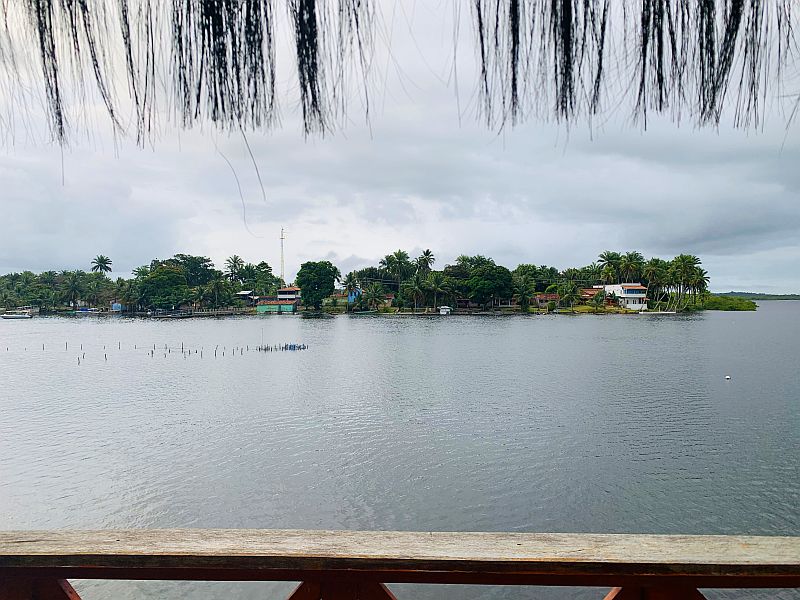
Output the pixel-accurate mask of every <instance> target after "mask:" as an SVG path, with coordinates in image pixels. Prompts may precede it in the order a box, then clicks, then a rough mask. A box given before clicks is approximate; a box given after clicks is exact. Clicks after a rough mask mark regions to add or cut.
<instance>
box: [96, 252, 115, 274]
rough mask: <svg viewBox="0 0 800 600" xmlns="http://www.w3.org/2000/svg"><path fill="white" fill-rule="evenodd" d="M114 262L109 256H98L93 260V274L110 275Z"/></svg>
mask: <svg viewBox="0 0 800 600" xmlns="http://www.w3.org/2000/svg"><path fill="white" fill-rule="evenodd" d="M111 264H112V260H111V259H110V258H108V257H107V256H104V255H102V254H98V255H97V256H95V257H94V258H93V259H92V272H94V273H110V272H111Z"/></svg>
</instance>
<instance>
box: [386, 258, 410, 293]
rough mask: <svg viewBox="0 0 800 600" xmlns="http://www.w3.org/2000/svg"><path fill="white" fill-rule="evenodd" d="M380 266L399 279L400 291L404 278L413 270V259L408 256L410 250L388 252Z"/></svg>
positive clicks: (398, 287)
mask: <svg viewBox="0 0 800 600" xmlns="http://www.w3.org/2000/svg"><path fill="white" fill-rule="evenodd" d="M380 266H381V267H383V268H384V269H386V271H387V272H388V273H389V275H391V276H392V277H394V279H396V280H397V291H398V292H399V291H400V286H402V285H403V280H404V279H405V278H406V277H408V274H409V272H410V271H411V267H412V265H411V261H410V260H409V258H408V252H406V251H405V250H396V251H395V252H392V253H391V254H387V255H386V256H385V257H384V258H382V259H381V262H380Z"/></svg>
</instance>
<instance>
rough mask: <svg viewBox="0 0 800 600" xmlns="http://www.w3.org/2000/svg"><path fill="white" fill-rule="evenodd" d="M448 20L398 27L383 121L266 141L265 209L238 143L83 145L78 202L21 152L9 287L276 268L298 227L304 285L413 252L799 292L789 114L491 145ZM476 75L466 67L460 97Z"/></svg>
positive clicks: (16, 162) (492, 137)
mask: <svg viewBox="0 0 800 600" xmlns="http://www.w3.org/2000/svg"><path fill="white" fill-rule="evenodd" d="M420 10H421V11H422V10H423V9H422V8H421V9H420ZM435 10H443V9H431V8H428V7H427V5H426V8H425V9H424V11H432V15H433V16H436V15H439V16H441V15H440V14H439V13H436V12H435ZM445 12H446V10H445ZM433 16H431V15H427V14H423V15H418V16H416V17H415V18H416V19H417V21H416V22H415V26H416V25H417V24H418V23H419V22H421V21H422V20H423V17H426V18H427V17H430V19H429V20H430V23H431V24H430V25H428V26H426V27H427V29H426V28H425V27H423V29H422V30H419V29H415V31H417V37H416V39H415V40H412V39H410V38H409V36H408V32H407V31H406V29H407V27H406V25H405V23H403V22H401V23H400V24H398V25H394V27H395V30H394V33H393V55H394V57H395V58H396V59H397V61H398V63H399V64H402V65H403V71H402V73H398V72H397V71H395V70H394V68H393V67H390V68H389V69H388V70H387V71H385V72H383V73H381V74H380V77H378V78H377V79H378V80H381V81H382V80H383V78H384V76H385V79H386V82H387V83H386V87H385V88H384V87H382V86H379V87H377V88H376V89H375V90H374V91H373V109H372V112H371V115H372V116H371V122H370V124H365V123H363V122H360V121H358V116H357V114H353V115H352V116H353V122H350V123H348V124H347V126H346V127H344V128H343V129H342V130H341V131H337V132H334V133H333V134H332V135H329V136H327V137H325V138H323V139H319V138H311V139H308V140H305V139H303V137H302V134H301V132H300V127H299V122H298V120H297V118H296V115H294V114H286V115H284V119H283V127H282V128H281V129H279V130H276V131H274V132H272V133H266V134H265V133H251V134H248V136H247V141H248V143H249V146H250V149H251V150H252V152H253V155H254V157H255V160H256V164H257V165H258V168H259V172H260V175H261V180H262V181H263V184H264V193H265V196H266V197H265V198H264V197H262V190H261V186H260V184H259V181H258V177H257V174H256V171H255V169H254V166H253V163H252V160H251V157H250V154H249V152H248V148H247V145H246V144H245V143H244V140H243V138H242V136H241V135H239V134H233V135H230V136H228V135H220V134H215V133H212V132H201V131H189V132H183V133H181V134H180V135H174V132H173V131H172V130H170V129H169V128H168V127H167V128H165V133H164V135H163V136H162V137H161V139H159V140H158V141H157V143H156V145H155V149H152V150H151V149H146V150H140V149H137V148H135V147H134V146H133V145H132V144H131V143H130V142H128V141H123V142H120V143H119V145H118V146H117V152H116V153H115V152H113V151H112V150H110V149H109V148H111V149H113V148H114V147H113V146H111V145H107V146H104V147H103V148H101V149H100V150H94V149H89V148H86V147H85V146H82V145H80V144H76V146H75V147H74V148H73V149H71V150H69V151H67V153H66V154H65V171H64V174H65V181H64V183H63V185H62V182H61V174H62V173H61V157H60V154H59V153H58V152H57V151H55V150H53V149H52V148H49V147H46V146H45V147H43V146H41V145H38V146H25V145H17V146H15V147H12V148H10V149H7V150H6V153H5V154H4V155H2V156H0V181H2V189H0V197H1V198H2V205H3V210H4V217H3V218H2V220H0V270H2V271H8V270H22V269H32V270H42V269H46V268H56V269H58V268H75V267H84V268H85V267H87V266H88V261H89V260H90V259H91V257H92V256H94V255H95V254H97V253H99V252H102V253H105V254H108V255H110V256H111V257H112V258H113V259H114V265H115V268H116V269H117V270H119V271H123V272H125V271H129V270H130V269H132V268H134V267H135V266H137V265H139V264H142V263H145V262H148V261H149V260H150V259H151V258H153V257H164V256H168V255H171V254H172V253H175V252H190V253H197V254H206V255H209V256H211V257H212V258H213V259H214V261H215V262H217V264H222V262H223V261H224V258H225V257H226V256H228V255H230V254H233V253H238V254H241V255H242V256H244V258H245V259H247V260H251V261H258V260H267V261H268V262H270V263H271V264H272V265H273V267H274V268H275V270H276V271H277V270H278V268H279V245H278V235H279V231H280V228H281V227H282V226H284V227H286V229H287V231H288V234H287V236H288V239H287V271H288V274H289V276H290V277H291V276H293V274H294V273H295V272H296V270H297V268H298V267H299V265H300V263H301V262H303V261H305V260H314V259H320V258H325V259H329V260H332V261H333V262H335V263H336V264H337V265H338V266H339V267H340V269H341V270H342V272H343V273H346V272H347V271H349V270H351V269H354V268H357V267H360V266H364V265H366V264H369V263H374V262H375V261H377V260H378V259H379V258H380V257H381V256H382V255H384V254H386V253H387V252H390V251H393V250H395V249H397V248H406V249H409V250H414V252H417V251H419V250H421V249H423V248H432V249H433V250H434V252H435V253H436V255H437V256H438V258H439V263H440V264H443V263H444V262H446V261H448V260H452V259H453V258H454V257H455V256H456V255H458V254H461V253H481V254H486V255H490V256H493V257H494V258H495V259H496V260H498V261H499V262H501V263H503V264H506V265H509V266H511V267H513V266H514V265H516V264H518V263H520V262H534V263H536V264H542V263H546V264H554V265H555V266H558V267H561V268H564V267H567V266H570V265H581V264H587V263H589V262H591V261H593V260H594V259H595V258H596V256H597V254H598V253H599V252H601V251H602V250H605V249H620V250H626V249H638V250H640V251H642V252H643V253H645V254H646V255H660V256H666V257H668V256H671V255H674V254H677V253H680V252H692V253H696V254H699V255H701V257H702V258H703V259H704V263H705V265H706V267H707V268H708V270H709V271H710V273H711V276H712V287H713V288H714V289H730V288H746V289H765V290H771V291H798V290H800V269H797V268H796V264H797V261H798V259H800V202H798V200H800V169H797V165H798V164H800V143H798V141H799V140H798V135H797V125H793V126H792V127H791V128H790V129H789V130H788V133H787V130H785V129H784V127H783V121H782V120H781V119H780V118H779V116H777V115H773V120H772V121H770V122H769V125H768V126H767V127H766V128H765V129H764V130H763V131H757V132H742V131H736V130H732V129H730V128H728V127H725V126H723V127H721V128H720V130H719V131H713V130H702V131H697V130H694V129H691V128H687V127H680V128H677V127H675V125H674V124H672V123H669V122H667V121H665V120H663V119H658V118H651V120H650V123H649V126H648V130H647V131H646V132H642V131H641V130H640V129H636V128H632V127H631V126H630V124H629V123H627V122H626V120H625V118H624V117H622V116H619V115H616V116H612V117H611V118H610V119H608V120H607V122H606V123H604V124H603V126H602V128H597V127H594V128H593V129H591V130H590V129H589V128H588V127H587V126H581V125H576V126H573V127H572V128H571V129H570V130H569V131H566V130H565V129H564V128H562V127H559V126H556V125H547V124H544V125H537V124H528V125H525V126H521V127H518V128H515V129H513V130H511V129H509V130H506V131H503V132H501V133H498V132H493V131H488V130H487V129H486V128H484V127H482V126H481V125H480V124H479V123H476V121H475V120H474V114H473V110H474V106H473V104H471V102H472V99H471V98H470V96H469V93H468V92H469V91H470V90H467V93H464V92H463V87H462V97H461V98H460V104H459V103H457V102H456V101H455V99H454V98H455V92H454V89H453V87H452V85H451V86H450V87H448V86H446V85H444V84H443V83H442V81H441V79H443V78H447V77H448V76H449V71H448V69H449V64H450V62H451V59H452V46H451V41H450V40H448V39H443V38H442V36H441V35H440V33H441V32H439V34H437V35H435V36H434V35H430V36H426V35H425V31H427V30H430V32H434V31H439V29H440V25H438V24H437V22H436V21H435V19H433ZM444 37H445V38H446V37H447V36H444ZM423 55H424V57H425V58H424V59H423V58H422V56H423ZM471 58H472V57H471V50H469V51H467V52H466V53H465V51H464V50H463V49H462V51H460V54H459V64H460V65H462V66H461V67H460V69H463V70H462V72H461V73H460V75H459V79H460V81H461V82H462V86H463V81H469V80H470V77H471V73H470V66H469V65H470V61H471ZM376 64H393V63H391V62H387V61H386V56H379V57H377V58H376ZM432 71H435V72H436V75H434V74H432ZM459 106H460V107H461V111H462V114H461V115H459V112H458V107H459ZM355 112H356V111H355V110H354V113H355ZM98 135H100V137H102V134H98ZM223 155H224V156H225V157H226V158H227V159H228V160H229V161H230V162H231V164H232V165H233V167H234V170H235V176H234V173H233V172H232V171H231V168H230V167H229V166H228V164H227V163H226V161H225V159H224V158H223ZM236 177H238V179H239V184H240V185H241V189H242V194H243V196H244V208H243V205H242V203H243V201H242V199H241V198H240V196H239V191H238V188H237V181H236Z"/></svg>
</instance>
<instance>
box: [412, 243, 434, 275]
mask: <svg viewBox="0 0 800 600" xmlns="http://www.w3.org/2000/svg"><path fill="white" fill-rule="evenodd" d="M415 262H416V267H417V270H418V271H422V272H423V273H429V272H430V270H431V268H432V267H433V263H434V262H436V258H435V257H434V256H433V252H431V251H430V250H429V249H428V250H424V251H423V252H422V254H420V255H419V256H418V257H417V260H416V261H415Z"/></svg>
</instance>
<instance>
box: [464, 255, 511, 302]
mask: <svg viewBox="0 0 800 600" xmlns="http://www.w3.org/2000/svg"><path fill="white" fill-rule="evenodd" d="M481 258H482V257H481ZM467 286H468V288H469V294H470V298H472V299H473V300H474V301H475V302H477V303H478V304H481V305H484V306H486V305H487V304H489V303H490V302H493V301H494V300H496V299H499V298H511V295H512V294H513V293H514V292H513V283H512V277H511V271H509V270H508V269H506V268H505V267H501V266H498V265H496V264H494V261H489V262H485V263H482V264H481V266H478V267H476V268H474V269H472V271H471V273H470V278H469V280H468V281H467Z"/></svg>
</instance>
